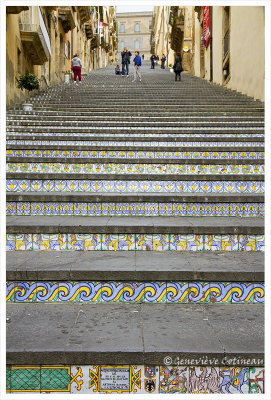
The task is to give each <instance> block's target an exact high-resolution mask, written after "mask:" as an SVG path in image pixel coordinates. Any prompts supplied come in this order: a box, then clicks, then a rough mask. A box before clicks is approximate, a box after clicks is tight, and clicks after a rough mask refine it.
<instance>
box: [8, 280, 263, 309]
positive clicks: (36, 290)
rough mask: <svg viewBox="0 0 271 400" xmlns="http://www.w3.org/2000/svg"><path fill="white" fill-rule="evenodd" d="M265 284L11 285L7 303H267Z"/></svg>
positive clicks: (26, 283)
mask: <svg viewBox="0 0 271 400" xmlns="http://www.w3.org/2000/svg"><path fill="white" fill-rule="evenodd" d="M264 295H265V287H264V284H263V283H247V282H246V283H242V282H102V281H99V282H84V281H80V282H47V281H42V282H7V284H6V301H7V302H29V301H31V302H33V301H34V302H54V301H58V302H67V301H68V302H78V301H82V302H84V303H85V302H97V303H100V302H108V303H115V302H132V303H143V302H146V303H166V302H167V303H175V302H179V303H187V302H192V303H213V304H214V303H225V302H226V303H233V304H236V303H264Z"/></svg>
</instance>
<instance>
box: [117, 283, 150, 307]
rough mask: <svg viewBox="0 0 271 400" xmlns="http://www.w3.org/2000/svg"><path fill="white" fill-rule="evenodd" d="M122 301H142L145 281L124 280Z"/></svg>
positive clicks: (143, 299)
mask: <svg viewBox="0 0 271 400" xmlns="http://www.w3.org/2000/svg"><path fill="white" fill-rule="evenodd" d="M122 301H123V302H124V303H144V301H145V283H142V282H141V283H139V282H125V283H123V300H122Z"/></svg>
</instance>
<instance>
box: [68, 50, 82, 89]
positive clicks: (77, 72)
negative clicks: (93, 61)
mask: <svg viewBox="0 0 271 400" xmlns="http://www.w3.org/2000/svg"><path fill="white" fill-rule="evenodd" d="M71 67H72V71H73V79H74V83H75V84H76V82H77V76H78V78H79V83H82V82H81V68H82V63H81V60H80V58H79V57H78V55H77V54H75V55H74V56H73V59H72V62H71Z"/></svg>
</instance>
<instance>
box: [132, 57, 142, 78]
mask: <svg viewBox="0 0 271 400" xmlns="http://www.w3.org/2000/svg"><path fill="white" fill-rule="evenodd" d="M134 64H135V70H134V80H133V82H135V81H136V78H137V77H138V79H139V81H140V82H141V73H140V67H141V57H140V55H139V51H136V52H135V58H134Z"/></svg>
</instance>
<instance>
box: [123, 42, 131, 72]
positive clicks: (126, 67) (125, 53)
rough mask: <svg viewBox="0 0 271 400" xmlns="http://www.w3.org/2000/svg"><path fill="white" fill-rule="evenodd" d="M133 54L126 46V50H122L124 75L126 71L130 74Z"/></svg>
mask: <svg viewBox="0 0 271 400" xmlns="http://www.w3.org/2000/svg"><path fill="white" fill-rule="evenodd" d="M131 56H132V54H131V52H130V51H128V50H127V48H126V47H124V50H123V51H122V52H121V63H122V76H124V75H125V72H126V74H127V76H129V64H130V57H131ZM125 70H126V71H125Z"/></svg>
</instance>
